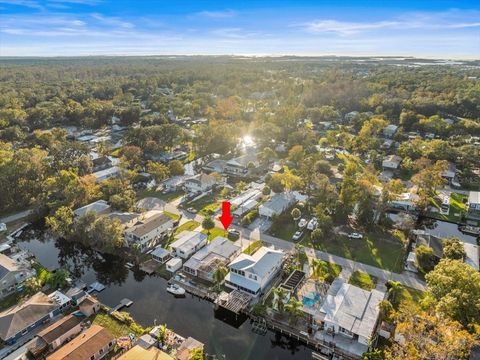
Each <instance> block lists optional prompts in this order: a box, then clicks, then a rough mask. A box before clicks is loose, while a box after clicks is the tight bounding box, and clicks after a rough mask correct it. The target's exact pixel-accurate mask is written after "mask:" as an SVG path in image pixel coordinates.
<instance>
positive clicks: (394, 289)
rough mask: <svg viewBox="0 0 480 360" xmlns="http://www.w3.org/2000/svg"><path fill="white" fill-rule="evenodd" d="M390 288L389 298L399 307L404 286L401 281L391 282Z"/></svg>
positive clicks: (389, 283)
mask: <svg viewBox="0 0 480 360" xmlns="http://www.w3.org/2000/svg"><path fill="white" fill-rule="evenodd" d="M388 286H389V289H388V297H389V298H390V302H391V303H392V304H393V305H398V301H399V300H400V296H401V294H402V291H403V285H402V284H401V283H400V282H399V281H389V282H388Z"/></svg>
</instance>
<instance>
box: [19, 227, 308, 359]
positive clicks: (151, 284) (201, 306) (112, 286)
mask: <svg viewBox="0 0 480 360" xmlns="http://www.w3.org/2000/svg"><path fill="white" fill-rule="evenodd" d="M41 237H43V238H42V239H41V240H39V239H40V238H41ZM17 244H18V246H19V247H20V248H22V249H25V250H29V251H30V252H32V253H33V254H34V255H35V256H36V258H37V259H38V261H39V262H40V263H42V264H43V265H44V266H46V267H47V268H56V267H58V266H62V267H65V268H67V269H68V270H69V271H70V273H71V274H72V275H73V276H75V277H77V278H79V279H81V280H82V281H84V282H85V283H86V284H90V283H92V282H95V281H99V282H101V283H102V284H104V285H106V289H105V290H103V291H102V292H100V293H98V294H97V296H98V298H99V300H100V301H102V302H103V303H105V304H106V305H109V306H111V307H113V306H115V305H117V304H118V303H119V302H120V300H121V299H124V298H128V299H130V300H132V301H133V305H132V306H131V307H129V308H128V309H126V311H128V312H130V313H131V314H132V316H133V317H134V319H135V320H136V321H137V322H139V323H140V324H142V325H143V326H152V325H153V324H154V323H156V324H167V326H168V327H169V328H171V329H173V330H174V331H176V332H177V333H179V334H180V335H183V336H192V337H194V338H196V339H198V340H199V341H201V342H203V343H204V344H205V347H206V351H207V352H208V353H209V354H216V355H219V356H221V355H225V357H226V359H269V360H270V359H279V360H280V359H311V358H312V357H311V350H310V349H308V348H307V347H305V346H303V345H301V344H299V343H298V342H296V341H293V340H290V339H288V338H286V337H283V336H280V335H279V334H275V333H273V332H268V333H267V334H266V335H264V336H262V335H258V334H255V333H253V332H252V327H251V324H250V322H249V321H248V320H247V321H245V322H244V323H243V324H241V325H240V326H238V328H237V327H236V326H233V325H231V324H230V323H227V322H224V321H223V320H221V319H220V317H223V316H216V313H215V311H214V308H213V304H212V303H210V302H207V301H204V300H200V299H199V298H196V297H193V296H191V295H187V297H185V298H180V299H179V298H174V297H173V296H171V295H170V294H169V293H167V292H166V290H165V288H166V287H167V282H166V280H165V279H163V278H161V277H157V276H149V275H146V274H145V273H143V272H141V271H135V270H128V269H127V268H126V267H125V262H124V261H125V260H124V259H122V258H119V257H114V256H105V255H100V254H98V253H97V252H95V251H93V250H91V249H85V248H81V247H79V246H76V245H72V244H69V243H65V242H62V241H59V240H57V241H53V240H51V239H49V238H45V235H43V234H42V233H41V232H39V231H37V232H36V233H30V232H26V233H25V234H24V235H23V236H22V238H21V239H20V241H19V242H18V243H17ZM217 315H218V314H217ZM220 358H221V357H220Z"/></svg>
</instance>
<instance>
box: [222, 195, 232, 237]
mask: <svg viewBox="0 0 480 360" xmlns="http://www.w3.org/2000/svg"><path fill="white" fill-rule="evenodd" d="M230 205H231V204H230V203H229V202H228V201H224V202H222V216H220V218H219V219H220V222H221V223H222V225H223V227H224V228H225V230H227V229H228V227H229V226H230V224H231V223H232V220H233V216H232V215H231V214H230Z"/></svg>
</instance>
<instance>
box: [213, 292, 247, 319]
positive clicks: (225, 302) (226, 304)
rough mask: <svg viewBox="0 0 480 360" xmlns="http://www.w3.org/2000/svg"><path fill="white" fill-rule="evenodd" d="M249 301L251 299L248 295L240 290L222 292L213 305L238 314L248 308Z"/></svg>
mask: <svg viewBox="0 0 480 360" xmlns="http://www.w3.org/2000/svg"><path fill="white" fill-rule="evenodd" d="M251 300H252V297H251V296H250V295H247V294H245V293H243V292H241V291H240V290H233V291H232V292H231V293H225V292H224V293H222V294H220V296H219V297H218V298H217V300H216V301H215V304H216V305H218V306H220V307H222V308H224V309H227V310H229V311H231V312H233V313H235V314H240V313H241V312H244V311H245V310H246V309H247V308H248V305H249V304H250V301H251Z"/></svg>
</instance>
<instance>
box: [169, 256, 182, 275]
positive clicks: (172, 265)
mask: <svg viewBox="0 0 480 360" xmlns="http://www.w3.org/2000/svg"><path fill="white" fill-rule="evenodd" d="M181 267H182V259H180V258H178V257H176V258H173V259H170V260H168V262H167V270H168V271H170V272H171V273H174V272H176V271H177V270H179V269H180V268H181Z"/></svg>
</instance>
